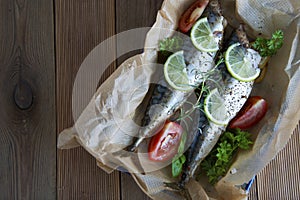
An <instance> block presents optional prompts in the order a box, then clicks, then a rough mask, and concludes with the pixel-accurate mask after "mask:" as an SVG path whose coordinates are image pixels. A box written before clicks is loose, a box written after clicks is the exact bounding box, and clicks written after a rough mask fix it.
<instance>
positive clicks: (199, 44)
mask: <svg viewBox="0 0 300 200" xmlns="http://www.w3.org/2000/svg"><path fill="white" fill-rule="evenodd" d="M191 40H192V43H193V45H194V46H195V47H196V48H197V49H199V50H200V51H205V52H215V51H218V50H219V45H218V42H217V41H216V40H215V38H214V35H213V32H212V31H211V28H210V26H209V23H208V21H207V18H206V17H204V18H201V19H199V20H198V21H197V22H196V23H195V25H194V26H193V28H192V30H191Z"/></svg>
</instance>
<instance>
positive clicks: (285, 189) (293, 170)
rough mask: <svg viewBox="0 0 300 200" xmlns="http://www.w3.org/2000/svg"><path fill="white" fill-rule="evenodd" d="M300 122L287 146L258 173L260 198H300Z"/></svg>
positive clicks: (262, 199)
mask: <svg viewBox="0 0 300 200" xmlns="http://www.w3.org/2000/svg"><path fill="white" fill-rule="evenodd" d="M299 144H300V124H298V126H297V128H296V129H295V130H294V133H293V135H292V137H291V139H290V141H289V142H288V144H287V146H286V147H285V148H284V149H283V150H282V151H280V152H279V154H278V155H277V156H276V157H275V158H274V160H272V161H271V162H270V163H269V164H268V165H267V166H266V167H265V168H264V170H263V171H262V172H261V173H259V174H258V175H257V186H258V187H257V193H258V199H259V200H269V199H274V200H281V199H299V195H300V184H299V181H300V173H299V172H300V160H299V157H300V145H299Z"/></svg>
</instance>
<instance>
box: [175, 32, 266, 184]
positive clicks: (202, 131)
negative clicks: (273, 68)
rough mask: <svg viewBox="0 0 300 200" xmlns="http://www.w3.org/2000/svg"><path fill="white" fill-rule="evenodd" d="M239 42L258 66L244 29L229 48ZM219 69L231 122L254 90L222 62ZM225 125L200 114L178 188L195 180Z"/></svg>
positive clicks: (222, 90) (222, 92)
mask: <svg viewBox="0 0 300 200" xmlns="http://www.w3.org/2000/svg"><path fill="white" fill-rule="evenodd" d="M237 42H239V43H240V44H241V48H243V49H244V50H245V51H247V52H248V54H250V55H251V63H252V64H253V66H257V67H258V64H259V62H260V59H261V57H260V55H259V53H258V52H256V51H254V50H252V49H249V41H248V39H247V37H246V33H245V31H244V29H243V27H242V26H240V27H239V28H238V29H237V30H236V31H235V32H234V33H233V35H232V36H231V37H230V39H229V41H228V44H227V45H226V46H227V47H228V46H230V45H231V44H234V43H237ZM225 49H226V48H225ZM216 70H217V71H218V72H219V73H216V74H219V75H220V76H221V80H222V84H221V85H222V86H221V87H222V88H219V93H220V94H221V96H222V97H223V99H224V103H225V107H226V110H227V115H228V117H229V119H228V120H231V119H233V118H234V117H235V116H236V114H237V113H238V112H239V111H240V109H241V108H242V106H243V105H244V103H245V102H246V100H247V99H248V97H249V95H250V93H251V90H252V87H253V81H248V82H242V81H239V80H237V79H235V78H233V77H232V76H231V75H230V74H229V72H228V71H227V69H226V66H225V63H224V62H223V63H221V64H220V65H219V66H218V67H217V68H216ZM226 126H227V125H218V124H215V123H213V122H211V121H210V120H208V119H207V118H206V117H205V114H204V113H203V112H201V114H200V118H199V130H198V133H197V134H196V137H195V138H194V141H193V143H192V145H191V146H190V149H189V150H188V151H187V152H186V157H187V162H186V163H185V165H184V169H183V173H182V175H181V180H180V182H179V184H178V187H179V188H181V189H182V188H184V186H185V184H186V183H187V182H188V181H189V179H190V178H194V176H195V175H196V174H197V173H196V172H197V169H198V167H199V165H200V163H201V162H202V161H203V160H204V158H205V157H206V156H207V155H208V154H209V152H210V151H211V150H212V149H213V147H214V146H215V144H216V143H217V141H218V139H219V137H220V135H221V134H222V133H223V132H224V131H225V129H226Z"/></svg>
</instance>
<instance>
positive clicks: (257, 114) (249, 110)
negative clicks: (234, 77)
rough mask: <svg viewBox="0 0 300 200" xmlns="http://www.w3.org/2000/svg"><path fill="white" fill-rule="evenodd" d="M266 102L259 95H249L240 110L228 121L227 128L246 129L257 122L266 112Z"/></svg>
mask: <svg viewBox="0 0 300 200" xmlns="http://www.w3.org/2000/svg"><path fill="white" fill-rule="evenodd" d="M267 110H268V104H267V101H266V100H265V99H263V98H262V97H260V96H252V97H249V98H248V100H247V101H246V103H245V105H244V106H243V107H242V109H241V111H240V112H239V113H238V114H237V116H236V117H235V118H233V119H232V120H231V121H230V123H229V128H239V129H242V130H244V129H247V128H250V127H252V126H254V125H255V124H257V123H258V122H259V121H260V120H261V119H262V118H263V117H264V116H265V114H266V112H267Z"/></svg>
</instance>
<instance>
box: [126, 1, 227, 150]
mask: <svg viewBox="0 0 300 200" xmlns="http://www.w3.org/2000/svg"><path fill="white" fill-rule="evenodd" d="M201 17H207V19H208V22H209V24H210V28H211V30H212V32H213V34H214V39H215V40H216V41H217V42H218V44H219V46H221V43H222V40H223V33H224V28H225V27H226V24H227V22H226V20H225V18H224V17H223V16H222V14H221V7H220V4H219V2H218V0H211V1H210V2H209V4H208V5H207V7H206V8H205V10H204V12H203V15H202V16H201ZM182 48H183V51H184V58H185V61H186V62H187V67H186V70H187V74H188V78H189V83H190V84H191V85H193V86H194V87H195V88H196V87H197V86H198V85H199V84H200V83H201V82H202V80H203V77H202V76H201V74H204V73H206V72H207V71H209V70H211V69H212V68H213V67H214V61H215V58H216V55H217V53H216V52H202V51H199V50H198V49H196V48H195V47H194V46H193V44H192V42H191V41H190V39H188V40H184V44H183V47H182ZM192 93H193V91H188V92H185V91H179V90H176V89H172V87H170V86H169V85H168V84H167V83H166V81H165V80H164V79H162V80H160V81H159V82H158V84H157V86H156V87H155V88H154V92H153V94H152V97H151V99H150V102H149V104H148V106H147V109H146V113H145V116H144V119H143V120H142V127H141V128H140V130H139V132H138V135H137V139H136V140H135V141H134V142H133V144H132V145H130V146H128V147H127V150H128V151H131V152H134V151H136V150H137V147H138V146H139V145H140V144H141V142H142V141H143V140H144V139H145V138H147V137H151V136H153V135H154V134H156V133H157V132H158V131H159V130H160V129H161V128H162V127H163V125H164V123H165V121H166V120H167V119H168V118H170V117H171V116H172V115H173V114H174V113H175V112H176V111H177V110H178V109H179V108H180V107H181V106H182V105H183V104H184V102H186V100H187V99H188V97H189V96H190V95H191V94H192Z"/></svg>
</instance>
